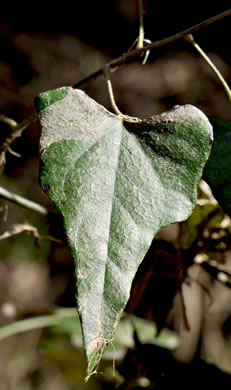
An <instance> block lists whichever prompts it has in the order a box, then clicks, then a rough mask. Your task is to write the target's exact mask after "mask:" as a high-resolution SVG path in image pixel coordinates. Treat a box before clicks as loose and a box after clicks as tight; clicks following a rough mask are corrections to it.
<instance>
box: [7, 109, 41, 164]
mask: <svg viewBox="0 0 231 390" xmlns="http://www.w3.org/2000/svg"><path fill="white" fill-rule="evenodd" d="M0 119H1V121H3V122H5V123H8V124H9V125H10V127H11V129H12V132H11V133H10V135H9V136H8V137H7V138H6V139H5V141H4V142H3V144H2V145H1V147H0V172H2V171H3V169H4V166H5V164H6V153H7V152H8V151H10V150H11V145H12V143H13V142H14V141H15V140H16V138H18V137H20V136H21V135H22V132H23V131H24V130H25V129H26V128H27V127H28V126H30V125H31V123H33V122H35V121H36V120H37V119H38V115H37V114H36V113H35V112H34V113H33V114H31V115H30V116H29V117H28V118H26V119H25V120H23V121H22V122H21V123H19V124H18V125H17V123H16V122H15V121H14V120H13V119H11V118H6V117H1V118H0Z"/></svg>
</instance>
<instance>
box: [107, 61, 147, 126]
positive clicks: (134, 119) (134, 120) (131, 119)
mask: <svg viewBox="0 0 231 390" xmlns="http://www.w3.org/2000/svg"><path fill="white" fill-rule="evenodd" d="M104 73H105V76H106V81H107V87H108V93H109V97H110V102H111V106H112V108H113V110H114V112H115V113H116V115H118V116H119V117H120V118H121V119H122V120H123V121H125V122H141V119H139V118H135V117H132V116H129V115H124V114H122V112H121V111H120V110H119V108H118V107H117V105H116V102H115V98H114V93H113V89H112V83H111V77H110V69H109V67H108V66H107V65H105V68H104Z"/></svg>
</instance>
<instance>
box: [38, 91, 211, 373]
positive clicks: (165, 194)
mask: <svg viewBox="0 0 231 390" xmlns="http://www.w3.org/2000/svg"><path fill="white" fill-rule="evenodd" d="M36 106H37V109H38V110H39V111H40V120H41V124H42V136H41V161H42V165H41V184H42V188H43V189H44V190H45V191H46V192H47V193H48V195H49V197H50V198H51V200H52V201H53V202H54V204H55V205H56V207H57V209H58V210H59V211H60V213H61V214H62V215H63V219H64V225H65V229H66V232H67V236H68V240H69V244H70V247H71V250H72V253H73V256H74V259H75V269H76V283H77V306H78V311H79V314H80V320H81V324H82V330H83V340H84V346H85V349H86V354H87V359H88V375H89V374H90V373H91V372H92V371H93V370H94V368H95V366H96V364H97V362H98V361H99V359H100V357H101V355H102V352H103V350H104V347H105V345H106V344H107V343H108V342H109V341H110V340H112V339H113V336H114V333H115V329H116V325H117V323H118V321H119V319H120V316H121V313H122V311H123V309H124V307H125V305H126V302H127V300H128V298H129V293H130V288H131V283H132V280H133V278H134V275H135V273H136V270H137V268H138V266H139V264H140V262H141V261H142V259H143V257H144V255H145V253H146V252H147V250H148V248H149V246H150V244H151V241H152V239H153V237H154V235H155V233H156V232H158V231H159V230H160V229H161V228H162V227H164V226H167V225H169V224H171V223H174V222H176V221H181V220H184V219H186V218H187V217H188V215H189V214H190V213H191V211H192V209H193V207H194V204H195V200H196V186H197V183H198V181H199V179H200V177H201V175H202V169H203V167H204V164H205V162H206V160H207V158H208V155H209V150H210V143H211V134H212V128H211V125H210V123H209V121H208V119H207V118H206V117H205V115H204V114H203V113H202V112H201V111H199V110H198V109H197V108H195V107H193V106H190V105H187V106H182V107H179V106H176V107H175V108H174V109H173V110H171V111H169V112H167V113H164V114H162V115H159V116H154V117H152V118H149V119H147V120H143V121H140V122H139V123H127V122H126V123H125V122H123V121H122V119H120V118H119V117H117V116H115V115H113V114H111V113H110V112H108V111H107V110H106V109H104V108H103V107H102V106H100V105H99V104H97V103H96V102H95V101H93V100H92V99H90V98H89V97H88V96H87V95H86V94H85V93H84V92H82V91H80V90H74V89H72V88H61V89H58V90H55V91H50V92H49V91H48V92H46V93H43V94H41V95H40V96H39V97H38V98H37V100H36Z"/></svg>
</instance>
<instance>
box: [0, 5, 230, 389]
mask: <svg viewBox="0 0 231 390" xmlns="http://www.w3.org/2000/svg"><path fill="white" fill-rule="evenodd" d="M226 9H227V8H226V6H223V5H222V2H219V4H217V3H210V4H209V7H208V6H207V5H206V4H202V2H201V4H200V7H199V6H194V4H192V3H190V2H185V3H184V4H183V5H182V4H181V5H178V4H177V2H172V3H170V4H167V3H166V2H154V1H151V0H144V10H145V16H144V24H145V37H146V38H148V39H150V40H152V41H155V40H159V39H162V38H165V37H167V36H169V35H172V34H175V33H177V32H179V31H181V30H184V29H186V28H189V27H190V26H192V25H194V24H197V23H199V22H201V21H203V20H205V19H207V18H209V17H211V16H214V15H216V14H218V13H220V12H222V11H224V10H226ZM138 31H139V24H138V7H137V4H136V1H135V0H126V1H125V0H115V1H108V0H104V1H97V2H96V1H92V2H90V1H76V2H75V5H74V6H73V3H70V2H67V1H66V2H62V3H58V2H49V1H47V2H35V3H28V4H25V3H24V2H16V3H14V4H13V3H12V2H8V3H4V4H1V12H0V115H6V116H9V117H11V118H13V119H14V120H16V121H18V122H20V121H22V120H23V119H25V118H26V117H27V116H28V115H30V114H31V113H32V112H33V110H34V107H33V103H34V98H35V97H36V96H37V95H38V94H39V93H40V92H43V91H45V90H48V89H53V88H58V87H61V86H71V85H73V84H75V83H76V82H78V81H79V80H81V79H82V78H84V77H86V76H87V75H88V74H90V73H92V72H94V71H95V70H97V69H98V68H99V67H101V66H102V65H103V64H104V63H105V62H107V61H109V60H111V59H113V58H116V57H117V56H119V55H121V54H122V53H125V52H126V51H127V50H128V49H129V47H130V46H131V44H132V43H133V41H134V40H135V39H136V38H137V36H138ZM230 32H231V17H227V18H225V19H223V20H221V21H218V22H216V23H214V24H213V25H210V26H207V27H206V28H204V29H202V30H200V31H198V32H197V33H195V34H194V37H195V40H196V41H197V42H198V43H199V44H200V45H201V47H202V48H203V49H204V51H206V53H208V55H209V56H210V58H211V59H212V60H213V61H214V63H215V64H216V65H217V67H218V69H219V70H220V71H221V73H222V74H223V76H224V77H225V79H226V81H227V82H228V83H229V84H230V82H231V52H230ZM112 83H113V88H114V93H115V98H116V101H117V104H118V106H119V108H120V109H121V111H122V112H123V113H125V114H128V115H132V116H138V117H141V118H145V117H149V116H151V115H155V114H160V113H162V112H163V111H166V110H168V109H169V108H171V107H172V106H173V105H175V104H187V103H190V104H194V105H195V106H197V107H198V108H200V109H201V110H203V112H204V113H205V114H206V115H210V116H215V117H218V118H220V119H223V120H227V121H230V120H231V110H230V103H229V101H228V99H227V97H226V95H225V92H224V90H223V87H222V86H221V85H220V83H219V82H218V81H217V80H216V76H215V75H214V74H213V73H212V71H211V70H210V69H209V67H208V65H207V64H206V63H204V61H203V59H201V58H200V57H199V56H198V54H197V53H196V52H195V50H194V49H193V47H191V46H190V44H189V43H187V42H185V41H184V40H179V41H176V42H174V43H172V44H170V45H168V46H164V47H162V48H159V49H156V50H153V51H152V52H151V54H150V57H149V59H148V62H147V64H146V65H145V66H143V65H141V60H140V59H138V60H137V62H136V63H132V64H129V65H125V66H123V67H122V68H121V69H119V70H118V71H117V72H115V73H113V74H112ZM82 88H83V89H84V90H85V91H86V92H87V93H88V94H89V95H90V96H91V97H93V98H94V99H96V100H97V101H98V102H99V103H101V104H103V105H105V107H107V108H108V109H111V108H110V102H109V98H108V92H107V88H106V83H105V80H104V78H103V77H100V78H98V79H97V80H95V81H94V82H91V83H88V84H86V85H83V87H82ZM9 131H10V130H9V128H8V126H6V125H5V124H1V128H0V138H1V141H3V140H4V138H5V137H6V136H7V134H9ZM39 136H40V125H39V123H38V122H36V123H35V124H33V125H31V126H30V127H29V128H28V129H27V130H26V131H25V132H24V133H23V135H22V137H21V138H20V139H18V140H17V141H16V142H15V143H14V144H13V146H12V149H13V150H14V151H16V152H18V153H20V154H21V158H17V157H15V156H13V155H11V154H9V153H8V154H7V163H6V167H5V170H4V174H3V175H2V177H1V185H2V186H3V187H5V188H7V189H8V190H12V191H15V192H16V193H19V194H21V195H23V196H25V197H28V198H29V199H32V200H34V201H37V202H39V203H41V204H43V205H45V206H47V207H49V208H51V209H52V208H53V206H52V205H51V204H50V202H49V199H48V198H47V197H46V195H45V194H44V193H43V192H42V190H41V189H40V187H39V184H38V176H39ZM6 213H7V218H6V217H5V215H6ZM25 221H28V222H30V223H32V224H34V225H35V226H36V227H37V228H38V230H39V232H40V234H42V235H46V234H48V233H49V234H51V233H52V234H53V235H54V236H55V237H57V238H61V239H63V240H64V242H63V244H61V245H58V244H51V243H50V242H49V241H46V240H45V241H44V242H43V244H42V247H41V248H40V250H38V249H37V248H36V247H35V245H34V242H33V239H32V238H31V237H27V236H26V235H20V236H16V237H12V238H9V239H8V240H4V241H1V242H0V248H1V249H0V250H1V259H0V307H4V304H5V303H10V304H12V305H13V307H15V308H16V310H25V311H26V310H29V309H31V308H33V309H34V308H41V307H42V308H45V307H49V306H51V305H55V304H58V305H64V306H74V305H75V290H74V280H73V263H72V257H71V255H70V252H69V249H68V247H67V245H66V243H65V238H64V235H63V232H62V229H61V223H59V222H58V223H57V220H56V219H55V218H54V220H48V219H46V218H43V217H40V216H38V215H34V214H33V213H31V212H30V211H28V210H23V209H21V208H19V207H17V206H14V205H11V204H8V203H7V202H5V201H2V202H1V222H2V223H1V233H3V232H5V231H6V230H7V229H8V228H9V226H10V225H12V224H15V223H23V222H25ZM5 321H6V319H5V318H4V316H3V318H2V322H3V323H4V322H5ZM40 336H41V334H40V333H39V332H37V333H36V332H35V333H33V332H32V333H29V336H28V335H27V336H23V339H21V340H23V343H24V345H23V347H19V346H17V347H16V345H18V343H19V340H20V338H19V339H17V338H14V339H11V340H10V341H9V342H8V341H4V342H2V343H3V347H1V348H0V367H1V368H0V375H1V382H2V384H1V390H5V389H16V388H17V389H21V388H22V389H24V388H25V386H28V387H27V388H28V389H34V388H36V389H43V390H46V389H49V390H50V389H53V388H55V389H56V390H66V389H67V390H68V389H72V388H83V387H84V385H82V384H81V383H82V379H83V377H81V375H84V374H83V372H84V368H81V370H82V371H81V370H80V371H81V374H80V378H78V379H75V381H73V372H71V374H70V375H69V376H68V375H66V373H65V374H63V372H64V371H65V370H64V369H63V368H62V365H61V363H60V366H61V368H60V367H59V366H57V364H56V363H57V361H55V364H54V360H55V359H54V356H51V361H52V363H50V361H49V359H48V358H47V355H46V354H42V355H41V351H40V352H38V350H39V347H38V343H39V339H40ZM50 349H51V350H52V348H50ZM52 351H53V350H52ZM55 353H56V352H54V355H55ZM38 354H39V355H38ZM48 355H49V354H48ZM50 355H52V353H51V354H50ZM17 356H20V358H19V359H18V360H15V359H16V357H17ZM21 356H24V357H23V359H22V358H21ZM41 356H42V357H41ZM44 356H45V357H44ZM47 359H48V360H47ZM52 359H53V360H52ZM75 359H76V357H75ZM81 359H82V361H83V364H84V358H81ZM61 360H62V359H61V358H60V361H61ZM64 361H65V359H64ZM18 367H20V368H18ZM57 367H58V368H57ZM74 370H75V366H73V371H74ZM36 375H37V377H36ZM63 375H64V377H65V378H66V379H64V377H63ZM35 377H36V378H37V379H36V378H35ZM70 377H71V378H72V379H71V381H72V384H70V382H71V381H70ZM38 378H39V379H38ZM41 378H42V379H41ZM47 378H49V380H48V379H47ZM57 378H58V379H57ZM36 380H37V382H36ZM76 386H80V387H76ZM91 386H92V388H97V386H98V388H99V386H101V385H99V384H98V383H97V384H90V385H89V387H90V388H91ZM94 386H96V387H94Z"/></svg>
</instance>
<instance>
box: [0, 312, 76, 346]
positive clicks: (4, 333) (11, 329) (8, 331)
mask: <svg viewBox="0 0 231 390" xmlns="http://www.w3.org/2000/svg"><path fill="white" fill-rule="evenodd" d="M67 317H76V318H77V310H76V309H73V308H70V309H68V308H67V309H56V310H55V312H54V314H49V315H43V316H38V317H33V318H27V319H25V320H20V321H16V322H13V323H11V324H9V325H5V326H2V327H1V328H0V340H3V339H5V338H7V337H9V336H13V335H16V334H18V333H22V332H26V331H28V330H33V329H39V328H45V327H48V326H54V325H58V324H59V322H60V320H62V319H63V318H67Z"/></svg>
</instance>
